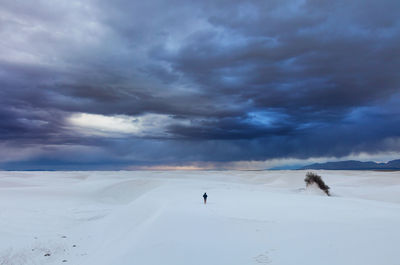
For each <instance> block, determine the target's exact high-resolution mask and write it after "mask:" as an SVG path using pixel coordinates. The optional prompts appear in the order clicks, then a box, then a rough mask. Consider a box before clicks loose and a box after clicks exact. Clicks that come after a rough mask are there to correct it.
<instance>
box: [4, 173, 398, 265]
mask: <svg viewBox="0 0 400 265" xmlns="http://www.w3.org/2000/svg"><path fill="white" fill-rule="evenodd" d="M316 172H317V173H318V174H320V175H321V176H322V178H323V180H324V181H325V182H326V183H327V184H328V185H329V186H330V187H331V193H332V195H333V196H332V197H327V196H325V195H324V194H323V193H322V192H320V191H319V190H317V189H313V188H310V189H305V184H304V177H305V173H306V172H305V171H215V172H211V171H169V172H162V171H157V172H150V171H131V172H0V265H11V264H13V265H22V264H23V265H30V264H40V265H42V264H43V265H46V264H74V265H197V264H199V265H200V264H201V265H204V264H208V265H247V264H282V265H283V264H285V265H299V264H304V265H329V264H340V265H358V264H360V265H361V264H362V265H369V264H370V265H380V264H382V265H399V264H400V252H399V249H400V248H399V246H400V172H370V171H316ZM204 192H207V193H208V195H209V198H208V203H207V205H204V204H203V201H202V194H203V193H204Z"/></svg>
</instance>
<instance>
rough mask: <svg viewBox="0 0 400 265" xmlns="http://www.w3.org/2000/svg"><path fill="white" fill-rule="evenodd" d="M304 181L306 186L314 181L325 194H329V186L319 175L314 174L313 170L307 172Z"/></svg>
mask: <svg viewBox="0 0 400 265" xmlns="http://www.w3.org/2000/svg"><path fill="white" fill-rule="evenodd" d="M304 181H305V182H306V185H307V186H308V185H312V184H314V183H316V184H317V185H318V187H319V188H320V189H321V190H323V191H324V192H325V193H326V195H328V196H331V195H330V193H329V186H328V185H326V184H325V182H324V181H323V180H322V178H321V176H319V175H317V174H315V173H314V172H307V174H306V178H305V179H304Z"/></svg>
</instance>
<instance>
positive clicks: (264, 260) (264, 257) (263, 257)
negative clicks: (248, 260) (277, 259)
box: [254, 251, 271, 264]
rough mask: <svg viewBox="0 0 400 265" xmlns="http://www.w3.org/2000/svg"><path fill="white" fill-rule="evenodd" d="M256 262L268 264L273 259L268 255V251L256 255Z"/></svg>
mask: <svg viewBox="0 0 400 265" xmlns="http://www.w3.org/2000/svg"><path fill="white" fill-rule="evenodd" d="M254 260H255V262H257V263H259V264H268V263H271V259H270V258H269V257H268V251H265V252H264V253H262V254H260V255H258V256H256V257H254Z"/></svg>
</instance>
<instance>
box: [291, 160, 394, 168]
mask: <svg viewBox="0 0 400 265" xmlns="http://www.w3.org/2000/svg"><path fill="white" fill-rule="evenodd" d="M299 169H326V170H400V159H397V160H392V161H389V162H387V163H375V162H361V161H356V160H349V161H339V162H327V163H316V164H311V165H308V166H305V167H302V168H299Z"/></svg>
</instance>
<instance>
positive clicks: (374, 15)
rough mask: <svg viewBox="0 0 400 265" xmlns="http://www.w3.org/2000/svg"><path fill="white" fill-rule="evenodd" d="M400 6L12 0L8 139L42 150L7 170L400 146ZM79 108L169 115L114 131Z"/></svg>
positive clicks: (3, 121)
mask: <svg viewBox="0 0 400 265" xmlns="http://www.w3.org/2000/svg"><path fill="white" fill-rule="evenodd" d="M399 11H400V2H399V1H395V0H384V1H372V0H368V1H365V0H363V1H361V0H359V1H358V0H357V1H351V2H349V1H313V0H308V1H294V0H290V1H289V0H287V1H282V0H280V1H256V0H254V1H199V2H196V3H193V2H187V1H180V0H176V1H159V0H152V1H145V2H143V1H125V0H118V1H111V2H110V1H100V0H99V1H94V0H93V1H85V2H79V1H58V2H57V3H55V2H53V1H44V0H43V1H35V2H29V1H28V2H26V1H25V2H20V1H7V0H6V1H3V3H2V5H1V7H0V48H1V49H0V141H1V146H2V148H3V150H10V152H13V153H18V152H21V154H25V153H27V154H28V153H29V155H26V157H24V156H15V159H14V160H13V159H12V158H9V159H4V160H3V166H1V165H0V167H3V168H24V169H25V168H50V169H51V168H56V169H60V168H68V169H70V168H73V166H74V165H75V164H77V165H78V164H79V165H78V166H77V167H78V168H101V169H108V168H124V167H126V166H130V165H155V164H180V163H190V162H193V161H203V162H229V161H241V160H244V161H246V160H267V159H274V158H301V159H306V158H310V157H342V156H347V155H349V154H357V153H370V154H376V153H379V152H383V153H384V152H397V153H398V152H400V142H399V140H398V139H399V136H400V126H399V125H398V124H400V123H399V118H398V114H399V112H400V111H399V107H398V102H399V99H400V95H399V87H400V75H399V74H398V69H400V56H399V54H400V48H399V47H400V19H399V17H398V13H399ZM79 113H87V114H94V115H103V116H106V117H124V119H126V120H128V121H130V122H134V121H132V120H129V119H128V118H129V117H132V118H133V119H139V120H140V119H145V118H146V117H147V116H146V115H148V114H155V115H159V116H157V117H168V120H167V122H168V124H165V122H166V119H164V118H163V119H161V118H159V119H156V120H154V119H153V120H151V121H150V120H145V121H142V120H140V122H141V123H140V124H141V126H145V128H146V130H145V131H141V133H140V134H137V133H136V134H135V133H123V134H105V135H104V134H103V135H100V134H94V133H87V131H82V128H80V130H77V128H75V127H74V126H72V125H71V122H70V118H71V116H73V115H75V114H79ZM121 115H123V116H121ZM103 116H101V117H103ZM90 117H97V116H90ZM127 117H128V118H127ZM160 119H161V120H162V121H164V123H163V124H160V122H158V121H160ZM106 121H107V120H106ZM113 122H115V121H113ZM117 122H119V121H117ZM112 124H114V123H112ZM118 124H119V123H118ZM143 124H144V125H143ZM91 126H93V125H91ZM108 126H113V125H108ZM107 128H108V127H107ZM148 128H153V129H152V130H153V131H149V129H148ZM158 130H160V131H163V133H156V132H154V131H158ZM128 131H129V130H128ZM27 150H30V151H29V152H27ZM34 150H36V151H34ZM35 152H36V155H35ZM65 154H68V155H65ZM77 157H80V158H79V159H77ZM10 160H11V162H10ZM78 162H79V163H78ZM0 163H1V161H0ZM19 165H20V167H19ZM35 165H38V166H37V167H35ZM63 165H64V166H65V167H64V166H63Z"/></svg>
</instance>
